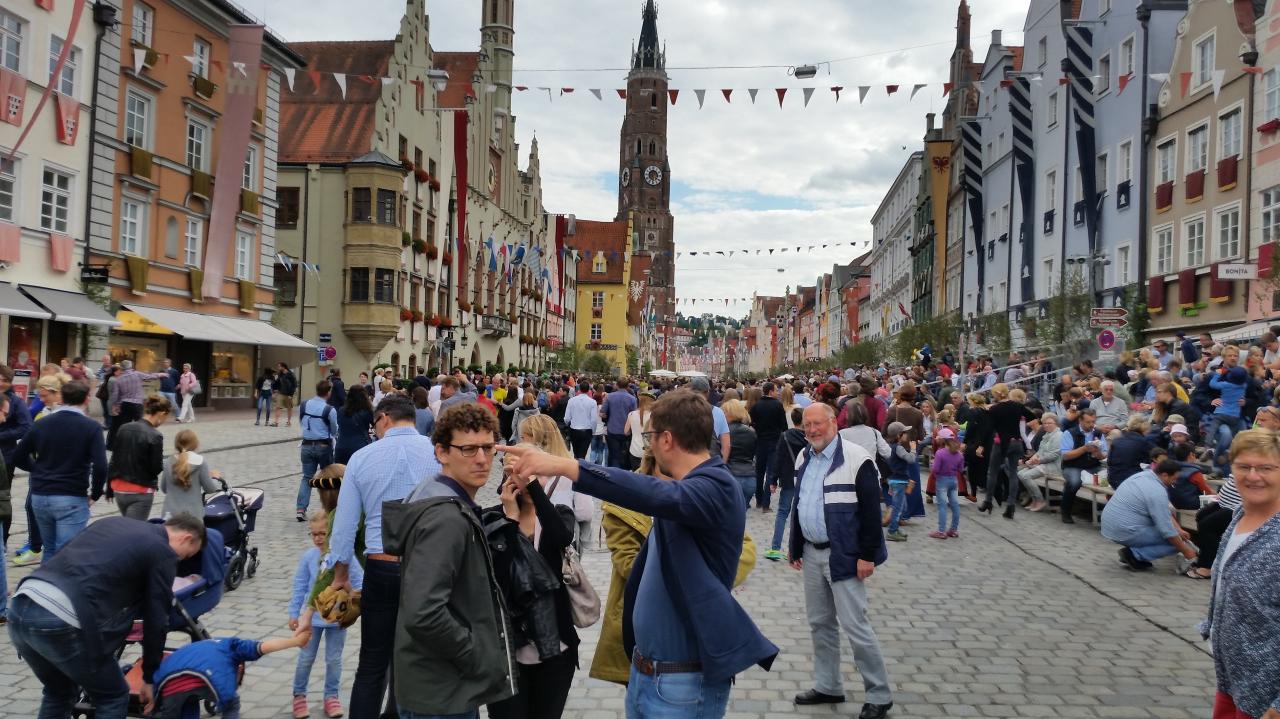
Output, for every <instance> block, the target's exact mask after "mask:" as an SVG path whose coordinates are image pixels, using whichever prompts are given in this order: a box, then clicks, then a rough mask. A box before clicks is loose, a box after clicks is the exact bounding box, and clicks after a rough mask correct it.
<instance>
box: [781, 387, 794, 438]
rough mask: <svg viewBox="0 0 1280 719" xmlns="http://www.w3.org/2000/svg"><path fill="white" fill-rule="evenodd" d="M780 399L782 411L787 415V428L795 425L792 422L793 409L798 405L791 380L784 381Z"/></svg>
mask: <svg viewBox="0 0 1280 719" xmlns="http://www.w3.org/2000/svg"><path fill="white" fill-rule="evenodd" d="M778 399H779V400H780V401H781V402H782V411H783V412H784V413H785V414H786V415H787V429H791V428H792V427H795V425H794V424H792V422H791V410H792V409H793V408H794V407H795V406H796V391H795V390H794V389H792V388H791V384H790V383H789V382H783V383H782V389H780V390H778Z"/></svg>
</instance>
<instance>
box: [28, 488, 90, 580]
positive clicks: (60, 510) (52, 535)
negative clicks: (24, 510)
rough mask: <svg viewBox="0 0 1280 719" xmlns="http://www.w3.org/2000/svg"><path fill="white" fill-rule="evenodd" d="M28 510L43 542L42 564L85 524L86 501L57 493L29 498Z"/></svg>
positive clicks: (87, 521) (87, 508) (87, 513)
mask: <svg viewBox="0 0 1280 719" xmlns="http://www.w3.org/2000/svg"><path fill="white" fill-rule="evenodd" d="M31 511H32V512H33V513H34V514H35V516H36V525H37V526H39V527H40V538H41V539H43V540H44V554H42V555H41V557H40V563H41V564H43V563H45V562H47V561H49V560H50V559H53V555H55V554H57V553H58V550H59V549H62V548H63V547H65V546H66V545H67V542H70V541H71V540H72V539H74V538H75V536H76V535H77V534H79V533H81V532H83V531H84V528H85V527H86V526H88V524H89V499H88V498H87V497H71V496H66V495H60V494H33V495H31Z"/></svg>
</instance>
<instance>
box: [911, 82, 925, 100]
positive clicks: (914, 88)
mask: <svg viewBox="0 0 1280 719" xmlns="http://www.w3.org/2000/svg"><path fill="white" fill-rule="evenodd" d="M924 87H925V86H924V85H913V86H912V87H911V97H909V98H907V102H911V101H912V100H914V99H916V93H917V92H920V91H921V90H923V89H924Z"/></svg>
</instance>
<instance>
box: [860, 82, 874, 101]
mask: <svg viewBox="0 0 1280 719" xmlns="http://www.w3.org/2000/svg"><path fill="white" fill-rule="evenodd" d="M868 92H871V86H870V85H859V86H858V104H859V105H861V104H862V102H863V101H864V100H866V99H867V93H868Z"/></svg>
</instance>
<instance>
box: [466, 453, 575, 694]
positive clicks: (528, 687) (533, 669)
mask: <svg viewBox="0 0 1280 719" xmlns="http://www.w3.org/2000/svg"><path fill="white" fill-rule="evenodd" d="M521 446H525V447H532V446H534V445H531V444H525V445H521ZM566 453H567V451H566ZM504 477H505V479H504V481H503V485H502V489H501V491H500V492H499V495H498V497H499V499H500V500H501V501H502V505H501V508H500V509H499V508H493V509H490V510H486V511H485V513H484V524H485V532H486V534H488V535H489V548H490V550H491V551H492V552H493V564H494V575H495V576H496V577H497V579H498V585H499V586H500V587H502V591H503V594H504V595H505V596H506V597H507V600H508V609H509V610H510V611H511V623H512V631H513V633H514V637H513V638H514V642H513V643H514V644H515V645H516V662H517V663H518V664H519V667H520V677H519V681H518V682H517V684H518V686H519V687H520V692H519V693H518V694H516V695H515V696H513V697H511V698H510V699H504V700H503V701H500V702H497V703H496V704H490V705H489V716H490V717H491V718H492V719H515V718H518V719H526V718H527V719H558V717H560V715H561V714H563V713H564V705H565V701H566V699H568V696H569V688H570V686H571V685H572V684H573V675H574V672H575V671H576V670H577V667H578V631H577V629H575V628H574V626H573V613H572V610H571V605H570V603H569V591H568V590H567V589H565V586H564V583H563V582H562V581H560V573H561V566H562V564H563V563H564V553H565V549H566V548H568V547H569V546H570V545H572V544H573V530H574V527H575V526H576V525H577V522H576V521H575V517H574V514H573V483H572V482H570V481H569V480H568V479H566V478H564V477H539V478H536V479H535V480H534V481H531V482H529V484H528V486H526V487H525V488H524V489H520V488H519V486H518V483H517V482H516V481H515V480H514V479H513V478H511V476H510V471H509V470H506V471H504ZM495 540H498V541H496V542H495ZM530 549H533V550H534V552H533V553H530V551H529V550H530ZM539 562H540V563H541V564H539ZM548 572H549V575H548ZM548 576H549V581H548Z"/></svg>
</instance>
